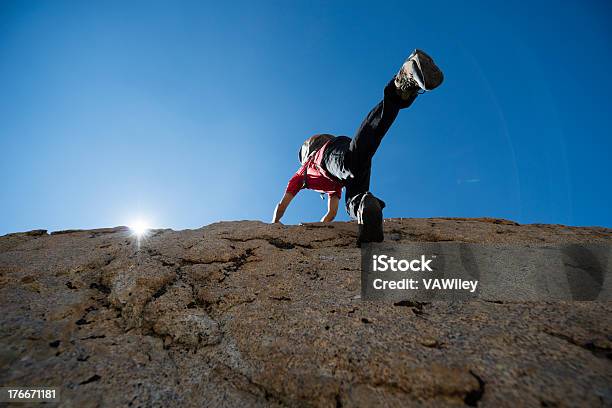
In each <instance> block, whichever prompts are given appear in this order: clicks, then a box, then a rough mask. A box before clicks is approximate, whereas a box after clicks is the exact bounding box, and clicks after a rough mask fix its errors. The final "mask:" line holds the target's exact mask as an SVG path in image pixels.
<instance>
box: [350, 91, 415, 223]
mask: <svg viewBox="0 0 612 408" xmlns="http://www.w3.org/2000/svg"><path fill="white" fill-rule="evenodd" d="M416 97H417V94H416V93H415V94H414V96H413V97H412V98H410V99H408V100H402V99H401V98H400V97H399V96H398V95H397V93H396V91H395V85H394V84H393V80H391V81H390V82H389V83H388V84H387V86H386V87H385V90H384V97H383V100H382V101H381V102H379V103H378V105H376V106H375V107H374V109H372V110H371V111H370V113H368V116H366V118H365V119H364V121H363V122H362V123H361V126H360V127H359V130H358V131H357V133H356V134H355V137H354V138H353V139H352V140H351V144H350V146H349V151H348V152H347V155H346V160H347V162H348V168H349V169H350V171H351V173H352V174H353V176H354V177H353V179H351V180H349V181H348V182H347V183H346V193H345V202H346V211H347V212H348V214H349V216H350V217H351V218H357V211H358V209H359V203H360V201H361V197H362V195H363V194H364V193H366V192H367V191H369V190H370V174H371V167H372V157H373V156H374V153H376V150H377V149H378V146H379V145H380V142H381V141H382V139H383V137H384V136H385V134H386V133H387V131H388V130H389V128H390V127H391V125H392V124H393V122H394V121H395V118H396V117H397V115H398V113H399V111H400V109H404V108H407V107H408V106H410V105H411V104H412V102H414V100H415V99H416ZM379 201H380V202H381V206H382V207H383V208H384V206H385V203H384V202H383V201H382V200H380V199H379Z"/></svg>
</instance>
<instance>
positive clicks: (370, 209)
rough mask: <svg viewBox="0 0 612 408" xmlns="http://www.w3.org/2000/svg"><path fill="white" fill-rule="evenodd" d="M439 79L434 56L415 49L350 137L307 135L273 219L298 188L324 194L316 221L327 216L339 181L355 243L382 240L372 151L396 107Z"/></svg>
mask: <svg viewBox="0 0 612 408" xmlns="http://www.w3.org/2000/svg"><path fill="white" fill-rule="evenodd" d="M443 79H444V75H443V74H442V71H440V69H439V68H438V67H437V66H436V64H435V63H434V61H433V59H432V58H431V57H430V56H429V55H427V54H426V53H424V52H423V51H421V50H418V49H417V50H415V51H414V52H413V53H412V54H411V55H410V56H409V57H408V59H406V61H405V62H404V64H403V65H402V67H401V68H400V70H399V72H398V73H397V74H396V75H395V76H394V77H393V79H392V80H391V81H389V83H388V84H387V86H385V88H384V92H383V100H382V101H381V102H379V103H378V105H376V106H375V107H374V109H372V110H371V111H370V113H368V116H366V118H365V119H364V121H363V122H362V123H361V126H360V127H359V130H358V131H357V133H356V134H355V137H354V138H353V139H351V138H349V137H347V136H337V137H336V136H332V135H328V134H321V135H315V136H312V137H311V138H309V139H308V140H306V141H305V142H304V144H303V145H302V147H301V149H300V151H299V157H300V162H301V166H300V168H299V169H298V171H297V172H296V173H295V174H294V175H293V177H292V178H291V180H289V184H288V185H287V189H286V190H285V195H284V196H283V198H282V199H281V201H280V202H279V203H278V205H277V206H276V208H275V209H274V216H273V219H272V222H280V220H281V218H282V216H283V214H284V213H285V210H286V209H287V207H288V206H289V203H290V202H291V200H293V197H295V195H296V194H297V193H298V192H299V191H300V190H301V189H303V188H307V189H311V190H315V191H318V192H320V193H322V194H327V195H328V197H329V200H328V204H327V213H326V214H325V215H324V216H323V218H322V219H321V221H322V222H329V221H332V220H333V219H334V217H335V216H336V213H337V211H338V202H339V200H340V197H341V194H342V187H344V188H346V193H345V202H346V211H347V212H348V214H349V215H350V216H351V218H353V219H356V220H357V223H358V225H359V236H358V239H357V243H358V244H361V243H363V242H381V241H382V240H383V238H384V237H383V228H382V222H383V216H382V209H383V208H384V207H385V203H384V202H383V201H382V200H381V199H379V198H377V197H375V196H374V195H373V194H372V193H371V192H370V173H371V166H372V157H373V156H374V153H376V149H378V146H379V145H380V142H381V141H382V138H383V137H384V136H385V134H386V133H387V131H388V130H389V128H390V127H391V124H393V121H394V120H395V118H396V117H397V115H398V113H399V111H400V110H401V109H404V108H407V107H409V106H410V105H411V104H412V103H413V102H414V100H415V99H416V98H417V96H418V95H419V94H421V93H423V92H425V91H431V90H432V89H434V88H436V87H438V86H439V85H440V84H441V83H442V80H443Z"/></svg>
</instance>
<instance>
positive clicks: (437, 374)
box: [0, 219, 612, 407]
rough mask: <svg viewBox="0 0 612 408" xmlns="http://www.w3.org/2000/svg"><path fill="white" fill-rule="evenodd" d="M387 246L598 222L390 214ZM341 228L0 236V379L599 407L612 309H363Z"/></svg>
mask: <svg viewBox="0 0 612 408" xmlns="http://www.w3.org/2000/svg"><path fill="white" fill-rule="evenodd" d="M385 230H386V237H387V239H389V240H397V241H463V242H476V243H497V242H500V243H517V244H534V243H538V244H539V243H569V242H575V243H583V242H598V243H602V242H603V243H612V230H610V229H605V228H598V227H590V228H574V227H565V226H560V225H518V224H516V223H513V222H511V221H505V220H494V219H389V220H385ZM355 238H356V228H355V225H353V224H350V223H332V224H318V223H316V224H307V225H304V226H282V225H269V224H264V223H260V222H251V221H241V222H221V223H217V224H212V225H209V226H207V227H204V228H201V229H197V230H186V231H172V230H155V231H152V233H151V234H150V236H149V237H148V238H147V239H146V240H142V241H141V242H140V243H138V242H137V241H136V240H135V238H134V237H131V236H130V233H129V231H128V230H127V229H126V228H123V227H119V228H110V229H99V230H89V231H63V232H62V231H60V232H56V233H52V234H47V232H46V231H44V230H38V231H31V232H27V233H18V234H9V235H6V236H4V237H0V307H1V309H0V311H1V312H2V313H1V315H0V322H1V324H0V385H3V386H4V385H14V386H34V385H36V386H59V387H61V398H62V404H61V405H62V406H67V407H95V406H104V407H118V406H186V407H202V406H212V407H215V406H227V407H235V406H321V407H338V406H345V407H346V406H350V407H353V406H413V405H416V406H432V407H433V406H436V407H437V406H458V405H468V406H477V405H478V406H491V407H497V406H516V405H517V404H519V405H528V406H610V405H612V390H611V384H612V360H611V351H612V350H611V340H612V337H611V334H612V333H611V331H612V330H611V329H612V302H548V303H529V304H525V303H505V302H497V301H495V300H492V301H491V300H489V301H473V302H465V303H442V302H434V303H418V302H401V303H398V304H395V305H394V304H387V303H373V302H362V301H361V300H360V299H359V293H360V254H359V249H358V248H356V247H355V244H354V243H355Z"/></svg>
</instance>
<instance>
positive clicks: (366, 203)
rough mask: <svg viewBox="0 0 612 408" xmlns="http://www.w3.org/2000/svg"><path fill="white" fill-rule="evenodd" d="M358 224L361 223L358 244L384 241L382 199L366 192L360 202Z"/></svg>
mask: <svg viewBox="0 0 612 408" xmlns="http://www.w3.org/2000/svg"><path fill="white" fill-rule="evenodd" d="M357 224H358V225H359V236H358V238H357V245H358V246H361V243H363V242H382V241H383V239H384V235H383V225H382V224H383V216H382V206H381V201H380V200H379V199H378V198H376V197H374V196H373V195H372V193H369V192H368V193H365V194H364V195H363V197H362V198H361V202H360V203H359V210H358V212H357Z"/></svg>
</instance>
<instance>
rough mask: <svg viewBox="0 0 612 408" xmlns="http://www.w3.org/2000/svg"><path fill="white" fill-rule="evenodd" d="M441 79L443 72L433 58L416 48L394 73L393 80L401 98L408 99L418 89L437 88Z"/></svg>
mask: <svg viewBox="0 0 612 408" xmlns="http://www.w3.org/2000/svg"><path fill="white" fill-rule="evenodd" d="M443 80H444V74H442V71H440V68H438V66H437V65H436V64H435V63H434V61H433V59H431V57H430V56H429V55H427V54H425V53H424V52H423V51H421V50H419V49H416V50H414V52H413V53H412V54H410V56H409V57H408V59H407V60H406V61H405V62H404V64H403V65H402V67H401V68H400V70H399V72H398V73H397V75H395V81H394V82H395V87H396V88H397V90H398V93H399V94H400V96H401V97H402V99H409V98H410V97H412V96H413V95H414V94H415V93H416V92H418V91H419V90H423V91H431V90H432V89H434V88H437V87H438V86H440V84H441V83H442V81H443Z"/></svg>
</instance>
